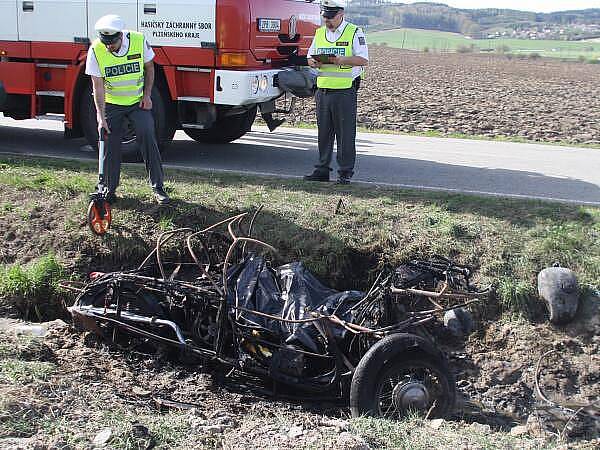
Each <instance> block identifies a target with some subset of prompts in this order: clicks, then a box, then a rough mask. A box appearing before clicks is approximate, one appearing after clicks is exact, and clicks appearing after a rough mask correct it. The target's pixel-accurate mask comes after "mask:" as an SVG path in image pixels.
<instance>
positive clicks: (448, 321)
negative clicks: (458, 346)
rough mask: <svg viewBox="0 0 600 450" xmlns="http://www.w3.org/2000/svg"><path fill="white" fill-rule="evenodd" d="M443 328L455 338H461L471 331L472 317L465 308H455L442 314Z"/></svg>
mask: <svg viewBox="0 0 600 450" xmlns="http://www.w3.org/2000/svg"><path fill="white" fill-rule="evenodd" d="M444 326H445V327H446V328H447V329H448V330H449V331H450V332H451V333H452V334H453V335H454V336H457V337H463V336H466V335H468V334H469V333H471V332H472V331H473V328H474V326H473V316H472V315H471V313H470V312H469V311H468V310H467V309H466V308H456V309H451V310H450V311H446V313H445V314H444Z"/></svg>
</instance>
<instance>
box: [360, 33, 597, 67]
mask: <svg viewBox="0 0 600 450" xmlns="http://www.w3.org/2000/svg"><path fill="white" fill-rule="evenodd" d="M368 40H369V43H370V44H386V45H388V46H390V47H395V48H404V49H408V50H419V51H422V50H424V49H426V48H427V49H429V50H430V51H438V52H455V51H465V50H466V49H473V51H476V52H480V51H484V52H485V51H492V52H496V53H512V54H516V55H525V56H529V55H531V54H538V55H539V56H543V57H551V58H565V59H577V58H579V57H583V58H585V59H586V60H592V59H598V58H599V57H600V42H576V41H550V40H527V39H508V38H500V39H468V38H466V37H465V36H463V35H461V34H457V33H448V32H444V31H431V30H417V29H409V28H406V29H405V28H402V29H396V30H390V31H380V32H374V33H370V34H369V35H368Z"/></svg>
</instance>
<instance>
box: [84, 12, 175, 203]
mask: <svg viewBox="0 0 600 450" xmlns="http://www.w3.org/2000/svg"><path fill="white" fill-rule="evenodd" d="M95 28H96V32H97V33H98V39H96V40H95V41H94V42H93V43H92V45H91V47H90V49H89V51H88V54H87V61H86V68H85V73H86V74H88V75H90V77H91V78H92V86H93V91H94V103H95V104H96V112H97V119H98V131H99V132H102V131H104V132H106V133H107V136H108V139H107V145H106V147H107V148H106V152H105V156H104V161H103V164H104V175H105V177H106V184H107V186H108V195H107V201H108V202H109V203H113V202H114V201H116V199H117V197H116V194H115V192H116V189H117V187H118V185H119V176H120V172H121V140H122V137H123V124H124V121H125V119H126V118H128V119H129V120H130V121H131V122H132V123H133V124H134V126H135V132H136V139H137V141H138V144H139V147H140V151H141V153H142V157H143V158H144V162H145V163H146V170H147V172H148V175H149V178H150V184H151V185H152V190H153V192H154V197H155V198H156V200H157V201H158V203H160V204H165V203H168V202H169V197H168V195H167V194H166V193H165V190H164V186H163V178H164V176H163V169H162V162H161V159H160V151H159V149H158V143H157V141H156V131H155V128H154V117H153V116H152V99H151V93H152V86H153V85H154V63H153V62H152V60H153V59H154V51H153V50H152V47H150V45H149V44H148V42H147V41H146V39H145V38H144V35H143V34H142V33H138V32H135V31H129V30H125V29H124V28H125V24H124V22H123V20H122V19H121V18H120V17H119V16H116V15H114V14H110V15H107V16H103V17H101V18H100V19H99V20H98V21H97V22H96V26H95Z"/></svg>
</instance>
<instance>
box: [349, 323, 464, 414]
mask: <svg viewBox="0 0 600 450" xmlns="http://www.w3.org/2000/svg"><path fill="white" fill-rule="evenodd" d="M413 338H415V339H416V337H413ZM406 344H407V335H394V336H389V337H387V338H384V339H382V340H381V341H379V342H378V343H377V344H375V345H374V346H373V347H371V348H370V349H369V351H368V352H367V353H366V354H365V356H363V358H362V359H361V360H360V362H359V364H358V366H357V367H356V369H355V371H354V375H353V377H352V383H351V386H350V409H351V411H352V416H353V417H360V416H371V417H384V418H387V419H401V418H402V417H404V416H406V415H407V414H409V413H411V412H413V413H414V412H416V413H418V414H420V415H422V416H427V417H429V418H435V417H444V416H447V415H448V414H450V413H451V412H452V410H453V408H454V404H455V401H456V387H455V381H454V377H453V376H452V375H451V373H450V371H449V369H448V366H447V364H446V362H445V360H444V358H443V357H441V356H438V355H435V354H434V353H433V352H431V351H428V350H424V349H422V348H419V347H415V346H412V347H410V348H407V345H406Z"/></svg>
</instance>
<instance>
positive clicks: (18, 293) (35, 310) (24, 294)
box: [0, 253, 65, 320]
mask: <svg viewBox="0 0 600 450" xmlns="http://www.w3.org/2000/svg"><path fill="white" fill-rule="evenodd" d="M64 277H65V269H64V267H63V266H62V264H61V263H60V262H59V261H58V259H57V258H56V256H55V255H54V254H53V253H49V254H47V255H45V256H42V257H40V258H38V259H36V260H35V261H33V262H32V263H30V264H28V265H25V266H23V265H20V264H12V265H4V266H1V265H0V302H2V301H3V302H5V303H6V302H8V303H11V304H13V305H14V306H16V307H17V308H18V309H19V310H21V312H22V313H23V315H24V316H25V317H26V318H35V319H37V320H42V318H43V317H44V309H46V308H48V306H49V305H50V304H52V303H54V301H56V300H57V299H58V297H59V289H58V283H59V281H60V280H62V279H63V278H64ZM2 299H3V300H2ZM53 300H54V301H53ZM55 307H56V305H55Z"/></svg>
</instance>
